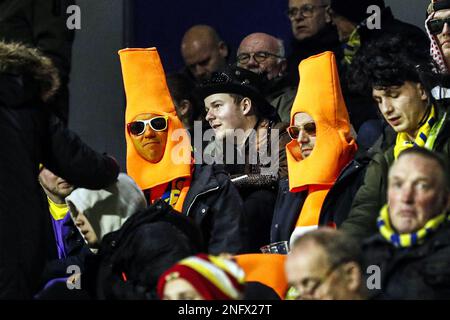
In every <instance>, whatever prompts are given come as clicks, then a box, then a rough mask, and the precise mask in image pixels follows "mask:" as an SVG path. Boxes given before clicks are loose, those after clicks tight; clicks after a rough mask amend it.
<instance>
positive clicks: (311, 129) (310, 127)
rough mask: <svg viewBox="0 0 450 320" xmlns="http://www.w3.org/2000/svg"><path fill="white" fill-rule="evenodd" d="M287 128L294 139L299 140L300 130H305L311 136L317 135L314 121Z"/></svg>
mask: <svg viewBox="0 0 450 320" xmlns="http://www.w3.org/2000/svg"><path fill="white" fill-rule="evenodd" d="M286 130H287V133H288V134H289V137H291V139H292V140H297V139H298V137H299V136H300V130H303V131H304V132H305V133H306V134H307V135H309V136H315V135H316V124H315V123H314V122H308V123H305V124H304V125H303V126H290V127H288V128H287V129H286Z"/></svg>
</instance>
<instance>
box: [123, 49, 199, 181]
mask: <svg viewBox="0 0 450 320" xmlns="http://www.w3.org/2000/svg"><path fill="white" fill-rule="evenodd" d="M119 56H120V62H121V64H122V75H123V82H124V87H125V92H126V97H127V108H126V113H125V137H126V141H127V171H128V174H129V175H130V176H131V177H132V178H133V179H134V180H135V181H136V183H137V184H138V186H139V187H140V188H141V189H142V190H146V189H149V188H153V187H155V186H157V185H161V184H164V183H167V182H170V181H172V180H175V179H177V178H182V177H189V176H190V175H191V146H190V141H189V136H188V134H187V132H186V130H185V129H184V128H183V125H182V123H181V121H180V120H179V119H178V117H177V115H176V111H175V107H174V104H173V102H172V98H171V96H170V93H169V90H168V88H167V84H166V77H165V73H164V70H163V67H162V64H161V60H160V58H159V54H158V51H157V50H156V48H149V49H123V50H120V51H119ZM143 113H154V114H159V115H167V116H168V117H169V120H168V121H169V122H168V135H167V144H166V150H165V151H164V155H163V158H162V159H161V161H159V162H158V163H150V162H148V161H147V160H145V159H143V158H142V157H141V156H140V155H139V154H138V153H137V151H136V149H135V148H134V146H133V143H132V141H131V138H130V136H129V133H128V131H127V129H126V125H127V123H129V122H131V121H133V120H134V119H135V118H136V116H138V115H140V114H143Z"/></svg>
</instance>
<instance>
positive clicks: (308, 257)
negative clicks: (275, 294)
mask: <svg viewBox="0 0 450 320" xmlns="http://www.w3.org/2000/svg"><path fill="white" fill-rule="evenodd" d="M345 267H346V266H345V264H342V265H339V266H331V265H330V264H329V262H328V259H327V255H326V252H325V250H324V249H323V248H322V247H321V246H319V245H317V244H315V243H314V242H312V241H310V242H307V243H304V244H302V245H300V246H299V247H296V248H294V250H292V252H291V253H289V254H288V257H287V260H286V276H287V280H288V283H289V284H290V286H292V287H295V289H296V291H297V292H298V294H299V296H298V298H299V299H302V300H343V299H355V298H356V292H357V289H358V288H359V284H360V283H359V280H358V279H356V281H355V280H352V279H349V278H348V277H346V276H345V275H344V274H343V270H344V269H345ZM354 271H356V272H357V273H359V274H357V276H359V277H360V271H359V269H358V270H354ZM347 280H348V281H347Z"/></svg>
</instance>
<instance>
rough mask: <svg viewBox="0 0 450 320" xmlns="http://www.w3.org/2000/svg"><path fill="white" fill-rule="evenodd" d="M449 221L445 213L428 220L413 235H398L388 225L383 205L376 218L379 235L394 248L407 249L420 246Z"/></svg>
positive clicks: (388, 219)
mask: <svg viewBox="0 0 450 320" xmlns="http://www.w3.org/2000/svg"><path fill="white" fill-rule="evenodd" d="M447 219H450V217H449V216H448V214H447V212H444V213H441V214H440V215H438V216H436V217H434V218H433V219H430V220H429V221H428V222H427V223H426V224H425V226H424V227H423V228H421V229H420V230H418V231H416V232H413V233H406V234H399V233H397V232H395V231H394V229H393V228H392V227H391V224H390V218H389V210H388V206H387V205H385V206H384V207H383V208H382V209H381V211H380V216H379V217H378V221H377V226H378V230H379V232H380V234H381V235H382V236H383V238H385V239H386V240H387V241H389V242H390V243H392V244H393V245H394V246H396V247H401V248H408V247H411V246H413V245H415V244H421V243H422V242H423V241H424V240H425V238H426V237H427V236H429V235H430V234H431V233H432V232H433V231H435V230H436V229H438V228H439V227H440V226H441V225H442V223H444V221H445V220H447Z"/></svg>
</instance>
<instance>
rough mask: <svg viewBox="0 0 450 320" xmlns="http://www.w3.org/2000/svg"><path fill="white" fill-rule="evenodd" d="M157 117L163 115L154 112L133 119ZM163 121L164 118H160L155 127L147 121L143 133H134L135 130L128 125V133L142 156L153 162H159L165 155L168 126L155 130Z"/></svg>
mask: <svg viewBox="0 0 450 320" xmlns="http://www.w3.org/2000/svg"><path fill="white" fill-rule="evenodd" d="M155 117H161V116H160V115H158V114H154V113H145V114H140V115H138V116H137V117H136V118H135V119H133V122H135V121H139V120H150V119H153V118H155ZM163 121H164V120H162V119H159V120H158V121H157V122H153V123H154V125H153V126H154V129H152V128H151V126H150V124H149V123H146V124H145V130H144V131H143V132H142V133H140V132H135V133H133V130H130V126H128V134H129V135H130V138H131V141H132V142H133V145H134V147H135V149H136V151H137V152H138V153H139V155H140V156H141V157H142V158H144V159H145V160H147V161H148V162H151V163H158V162H159V161H161V159H162V157H163V156H164V151H165V150H166V144H167V132H168V128H166V129H165V130H162V131H155V129H156V130H159V129H160V126H161V125H162V124H163ZM167 121H169V120H167ZM133 122H131V123H133ZM167 127H168V124H167Z"/></svg>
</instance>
